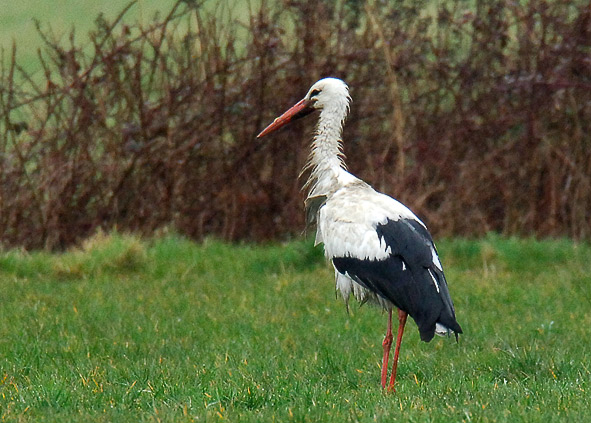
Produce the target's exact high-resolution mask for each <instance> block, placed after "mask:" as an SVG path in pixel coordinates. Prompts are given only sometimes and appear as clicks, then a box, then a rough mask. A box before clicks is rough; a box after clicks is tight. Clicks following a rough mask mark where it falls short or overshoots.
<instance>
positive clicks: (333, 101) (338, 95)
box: [257, 78, 351, 138]
mask: <svg viewBox="0 0 591 423" xmlns="http://www.w3.org/2000/svg"><path fill="white" fill-rule="evenodd" d="M350 100H351V97H349V87H347V84H345V83H344V82H343V81H341V80H340V79H337V78H324V79H321V80H320V81H318V82H316V83H315V84H314V85H312V86H311V87H310V89H309V90H308V93H307V94H306V96H305V97H304V98H303V99H301V100H300V101H298V102H297V103H296V104H295V105H293V106H292V107H291V108H289V109H288V110H287V111H286V112H285V113H283V114H282V115H281V116H279V117H278V118H276V119H275V120H274V121H273V123H271V124H270V125H269V126H267V127H266V128H265V129H263V131H262V132H261V133H260V134H258V135H257V138H261V137H264V136H265V135H267V134H270V133H271V132H274V131H276V130H277V129H279V128H281V127H283V126H285V125H287V124H288V123H290V122H292V121H294V120H297V119H299V118H302V117H304V116H307V115H309V114H310V113H312V112H313V111H315V110H331V111H332V110H334V111H336V112H341V113H342V115H343V118H344V115H345V114H346V113H347V110H348V108H349V101H350Z"/></svg>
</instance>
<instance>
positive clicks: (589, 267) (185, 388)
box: [0, 234, 591, 422]
mask: <svg viewBox="0 0 591 423" xmlns="http://www.w3.org/2000/svg"><path fill="white" fill-rule="evenodd" d="M439 250H440V252H441V255H442V258H443V262H444V265H446V267H447V276H448V279H449V282H450V287H451V292H452V296H453V297H454V300H455V304H456V308H457V314H458V320H459V321H460V323H461V324H462V326H463V328H464V331H465V334H464V335H463V336H462V337H461V338H460V341H459V343H455V342H454V341H453V339H441V338H437V339H435V340H434V341H433V342H431V343H429V344H425V343H422V342H420V340H419V337H418V331H417V330H416V325H415V324H414V322H410V323H409V325H408V329H407V332H406V335H405V338H404V342H403V347H402V352H401V361H400V366H399V379H398V385H397V388H398V391H397V393H396V394H393V395H385V394H384V393H383V392H382V391H381V389H380V387H379V362H380V359H381V342H382V337H383V334H384V330H385V324H386V316H385V315H384V314H383V313H382V312H381V311H379V310H377V309H375V308H372V307H367V306H364V307H361V308H359V307H356V306H353V307H352V308H351V314H350V315H347V313H346V311H345V308H344V306H343V304H342V301H341V300H340V299H335V295H334V287H333V275H332V272H331V270H330V269H329V267H328V266H327V265H326V264H325V263H324V259H323V258H322V255H321V252H320V251H319V250H318V249H314V248H313V247H312V246H311V244H310V242H303V241H294V242H290V243H286V244H281V245H267V246H254V245H239V246H233V245H229V244H225V243H221V242H217V241H211V240H210V241H207V242H205V243H203V244H200V245H197V244H195V243H192V242H189V241H187V240H184V239H182V238H180V237H176V236H164V237H162V238H159V239H155V240H152V241H141V240H139V239H137V238H135V237H129V236H123V235H117V234H114V235H111V236H106V235H102V234H99V235H98V236H96V237H94V238H93V239H91V240H89V241H88V242H87V243H86V244H85V245H84V246H83V247H82V248H81V249H80V250H77V251H72V252H68V253H66V254H61V255H55V254H49V253H32V254H28V253H24V252H21V251H6V252H3V253H0V292H1V293H2V294H1V296H0V298H1V301H0V316H1V317H2V318H1V319H0V420H1V421H31V422H33V421H34V422H39V421H53V422H67V421H78V422H88V421H103V422H112V421H134V422H138V421H139V422H144V421H145V422H151V421H163V422H170V421H179V422H184V421H187V422H188V421H202V422H204V421H251V422H259V421H269V422H270V421H278V422H279V421H281V422H283V421H296V422H316V421H332V422H348V421H353V422H354V421H362V422H373V421H378V422H391V421H417V422H424V421H433V422H439V421H453V422H458V421H479V422H483V421H484V422H496V421H510V422H515V421H522V422H549V421H589V420H590V419H591V409H590V407H589V401H588V398H589V394H590V390H591V386H590V384H589V380H590V378H591V374H590V371H591V364H590V363H591V362H590V360H589V349H590V347H589V339H588V334H589V327H591V312H590V310H591V284H590V282H591V276H590V275H591V247H590V246H589V245H585V244H574V243H572V242H570V241H566V240H557V241H534V240H517V239H502V238H498V237H495V236H491V237H488V238H486V239H484V240H480V241H468V240H443V241H441V242H439Z"/></svg>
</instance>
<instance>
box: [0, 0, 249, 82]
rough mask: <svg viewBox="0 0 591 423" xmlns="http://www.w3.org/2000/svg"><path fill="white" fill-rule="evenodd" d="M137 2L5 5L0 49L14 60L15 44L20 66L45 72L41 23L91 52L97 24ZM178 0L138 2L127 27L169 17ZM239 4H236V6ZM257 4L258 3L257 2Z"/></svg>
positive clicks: (67, 0)
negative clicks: (91, 37) (41, 56)
mask: <svg viewBox="0 0 591 423" xmlns="http://www.w3.org/2000/svg"><path fill="white" fill-rule="evenodd" d="M132 1H133V0H110V1H107V0H76V1H74V0H57V1H51V2H49V1H44V0H28V1H25V2H5V4H3V5H2V13H0V48H2V49H3V50H4V55H5V60H8V59H9V58H10V51H11V48H12V43H13V41H15V42H16V46H17V63H18V64H19V65H21V66H22V67H23V68H24V69H26V70H27V71H28V72H33V73H35V72H38V71H40V70H41V64H40V62H39V58H38V53H37V50H38V49H39V48H40V47H42V46H43V41H42V39H41V37H40V36H39V34H38V31H37V29H36V26H35V20H37V21H38V22H39V23H40V25H41V29H42V30H43V31H44V32H47V33H49V34H53V35H54V36H55V38H56V39H58V40H61V41H63V43H64V45H65V46H68V45H69V42H68V37H69V36H70V32H71V31H72V29H75V34H76V40H77V43H76V45H77V46H80V47H83V48H87V49H88V52H90V51H91V46H90V45H89V38H88V32H89V31H91V30H93V29H95V21H96V19H97V17H98V16H99V15H100V14H102V15H104V16H105V18H106V19H107V20H108V21H109V22H112V21H113V20H114V19H115V18H116V17H117V16H118V15H119V13H121V11H122V10H123V9H124V8H125V7H126V6H127V5H129V4H130V3H132ZM175 3H176V0H137V1H136V2H135V4H134V5H133V6H132V7H131V8H130V10H129V11H128V12H127V13H126V14H125V16H124V21H125V22H127V23H136V22H140V23H142V24H145V25H148V24H149V23H151V22H152V19H153V17H154V15H155V14H156V13H159V14H160V16H165V15H166V14H167V13H169V12H170V10H171V9H172V7H173V5H174V4H175ZM235 3H236V4H235ZM204 4H205V7H207V8H214V7H216V2H215V1H206V2H204ZM227 4H228V5H229V6H230V7H231V8H232V9H234V10H235V12H236V13H238V14H240V13H241V12H242V11H243V10H246V9H245V4H244V3H243V2H238V1H236V0H227ZM253 4H256V2H253Z"/></svg>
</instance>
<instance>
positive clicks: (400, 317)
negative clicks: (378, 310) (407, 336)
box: [388, 310, 408, 392]
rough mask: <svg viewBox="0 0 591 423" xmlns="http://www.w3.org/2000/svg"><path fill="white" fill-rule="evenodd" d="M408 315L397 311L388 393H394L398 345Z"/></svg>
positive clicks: (400, 341)
mask: <svg viewBox="0 0 591 423" xmlns="http://www.w3.org/2000/svg"><path fill="white" fill-rule="evenodd" d="M407 316H408V314H407V313H406V312H405V311H402V310H398V337H397V338H396V348H395V349H394V363H392V374H391V375H390V384H389V385H388V391H394V392H395V391H396V389H395V388H394V382H395V381H396V369H397V368H398V354H399V353H400V344H401V343H402V334H403V333H404V325H405V324H406V317H407Z"/></svg>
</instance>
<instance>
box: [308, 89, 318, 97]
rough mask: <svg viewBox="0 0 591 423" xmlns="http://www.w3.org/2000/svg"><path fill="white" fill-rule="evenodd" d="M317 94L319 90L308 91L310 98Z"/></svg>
mask: <svg viewBox="0 0 591 423" xmlns="http://www.w3.org/2000/svg"><path fill="white" fill-rule="evenodd" d="M318 94H320V90H313V91H312V92H311V93H310V98H312V97H316V96H317V95H318Z"/></svg>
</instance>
